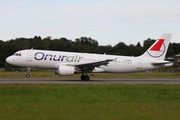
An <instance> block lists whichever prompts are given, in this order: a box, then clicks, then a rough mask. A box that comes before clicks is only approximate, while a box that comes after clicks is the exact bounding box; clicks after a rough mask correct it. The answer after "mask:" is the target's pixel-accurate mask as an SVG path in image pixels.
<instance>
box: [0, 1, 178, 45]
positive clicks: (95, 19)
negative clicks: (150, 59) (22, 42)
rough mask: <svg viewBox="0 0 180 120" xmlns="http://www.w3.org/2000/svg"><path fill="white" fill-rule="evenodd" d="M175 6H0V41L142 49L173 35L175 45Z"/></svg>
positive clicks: (131, 3)
mask: <svg viewBox="0 0 180 120" xmlns="http://www.w3.org/2000/svg"><path fill="white" fill-rule="evenodd" d="M179 5H180V0H0V40H4V41H7V40H10V39H15V38H21V37H25V38H33V37H34V36H41V38H45V37H47V36H51V37H52V38H53V39H55V38H62V37H64V38H67V39H69V40H75V39H76V38H80V37H90V38H92V39H95V40H97V41H98V43H99V45H112V46H114V45H116V44H118V43H119V42H124V43H125V44H127V45H130V44H134V45H136V44H137V43H138V42H140V43H141V44H143V41H144V40H146V39H147V38H151V39H158V38H159V37H160V36H161V35H162V34H163V33H173V36H172V39H171V42H172V43H173V42H175V43H180V7H179Z"/></svg>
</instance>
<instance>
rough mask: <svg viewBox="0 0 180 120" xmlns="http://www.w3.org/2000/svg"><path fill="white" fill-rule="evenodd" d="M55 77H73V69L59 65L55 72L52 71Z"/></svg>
mask: <svg viewBox="0 0 180 120" xmlns="http://www.w3.org/2000/svg"><path fill="white" fill-rule="evenodd" d="M54 73H55V74H56V75H73V74H74V67H72V66H65V65H60V66H59V67H58V69H57V70H55V71H54Z"/></svg>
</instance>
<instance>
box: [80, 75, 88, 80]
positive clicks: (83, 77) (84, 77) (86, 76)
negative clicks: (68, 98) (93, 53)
mask: <svg viewBox="0 0 180 120" xmlns="http://www.w3.org/2000/svg"><path fill="white" fill-rule="evenodd" d="M81 80H84V81H89V80H90V77H89V76H88V75H87V74H86V75H84V74H82V75H81Z"/></svg>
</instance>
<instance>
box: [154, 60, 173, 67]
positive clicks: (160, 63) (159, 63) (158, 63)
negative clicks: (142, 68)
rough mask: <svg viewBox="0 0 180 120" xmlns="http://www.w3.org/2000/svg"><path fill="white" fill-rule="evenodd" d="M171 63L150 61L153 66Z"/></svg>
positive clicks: (169, 62)
mask: <svg viewBox="0 0 180 120" xmlns="http://www.w3.org/2000/svg"><path fill="white" fill-rule="evenodd" d="M171 63H173V62H172V61H157V62H153V63H151V64H152V65H154V66H161V65H165V64H171Z"/></svg>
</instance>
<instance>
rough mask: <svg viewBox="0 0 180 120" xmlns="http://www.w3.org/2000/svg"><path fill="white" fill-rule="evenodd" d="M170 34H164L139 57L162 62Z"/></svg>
mask: <svg viewBox="0 0 180 120" xmlns="http://www.w3.org/2000/svg"><path fill="white" fill-rule="evenodd" d="M171 36H172V33H164V34H163V35H162V36H161V37H160V39H158V40H157V41H156V42H155V43H154V44H153V45H152V46H151V47H150V48H149V49H148V50H147V51H146V52H145V53H144V54H143V55H141V57H149V58H154V59H158V60H164V58H165V55H166V53H167V50H168V46H169V43H170V39H171Z"/></svg>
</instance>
